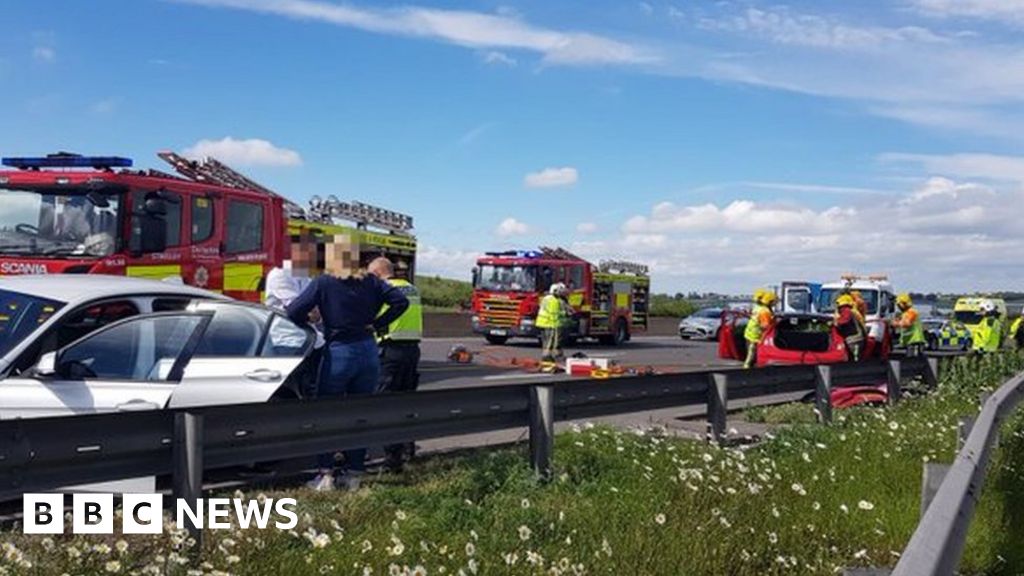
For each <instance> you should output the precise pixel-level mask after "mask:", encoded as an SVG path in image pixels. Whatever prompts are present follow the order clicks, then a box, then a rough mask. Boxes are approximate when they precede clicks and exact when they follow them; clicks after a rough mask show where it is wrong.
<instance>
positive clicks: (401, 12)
mask: <svg viewBox="0 0 1024 576" xmlns="http://www.w3.org/2000/svg"><path fill="white" fill-rule="evenodd" d="M180 1H183V2H187V3H191V4H199V5H203V6H214V7H225V8H235V9H242V10H251V11H254V12H263V13H268V14H276V15H279V16H286V17H290V18H295V19H300V20H316V21H320V22H327V23H330V24H334V25H337V26H344V27H346V28H357V29H360V30H366V31H368V32H376V33H379V34H393V35H398V36H408V37H416V38H428V39H431V40H438V41H441V42H447V43H450V44H455V45H458V46H464V47H467V48H474V49H491V50H523V51H528V52H533V53H537V54H539V55H540V56H541V59H542V61H543V62H544V63H546V64H566V65H587V64H643V63H650V62H654V61H657V59H658V57H657V55H656V54H654V53H653V52H652V51H650V50H648V49H646V48H642V47H639V46H634V45H632V44H629V43H626V42H622V41H619V40H615V39H612V38H607V37H604V36H599V35H596V34H590V33H587V32H573V31H562V30H555V29H552V28H544V27H541V26H535V25H532V24H530V23H528V22H525V21H524V20H523V19H522V18H521V17H519V15H518V14H516V13H515V12H509V11H501V12H499V13H497V14H488V13H483V12H472V11H468V10H445V9H439V8H423V7H418V6H403V7H396V8H359V7H355V6H351V5H344V4H333V3H329V2H322V1H317V0H180Z"/></svg>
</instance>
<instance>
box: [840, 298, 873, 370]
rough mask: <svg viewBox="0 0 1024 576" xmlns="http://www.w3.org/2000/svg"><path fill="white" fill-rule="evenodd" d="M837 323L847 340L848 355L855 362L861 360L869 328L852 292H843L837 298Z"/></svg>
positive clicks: (841, 333)
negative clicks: (866, 326) (858, 309)
mask: <svg viewBox="0 0 1024 576" xmlns="http://www.w3.org/2000/svg"><path fill="white" fill-rule="evenodd" d="M834 321H835V325H836V330H837V331H838V332H839V335H840V336H842V337H843V341H844V342H846V355H847V358H849V359H850V360H851V361H853V362H857V361H859V360H860V353H861V350H862V349H863V348H864V338H865V335H866V334H867V330H866V329H865V327H864V320H863V318H862V317H861V316H860V313H859V312H858V311H857V302H856V301H855V300H854V299H853V296H852V295H850V294H841V295H840V296H839V297H838V298H836V313H835V320H834Z"/></svg>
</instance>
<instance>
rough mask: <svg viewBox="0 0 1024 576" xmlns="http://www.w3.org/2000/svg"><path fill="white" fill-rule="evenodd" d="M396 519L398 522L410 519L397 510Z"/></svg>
mask: <svg viewBox="0 0 1024 576" xmlns="http://www.w3.org/2000/svg"><path fill="white" fill-rule="evenodd" d="M395 518H397V519H398V520H405V519H406V518H408V516H406V515H405V512H403V511H401V510H395Z"/></svg>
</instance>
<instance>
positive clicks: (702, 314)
mask: <svg viewBox="0 0 1024 576" xmlns="http://www.w3.org/2000/svg"><path fill="white" fill-rule="evenodd" d="M721 325H722V309H721V308H704V309H702V310H698V311H696V312H694V313H693V314H690V315H689V316H687V317H686V318H683V319H682V320H680V321H679V336H680V337H681V338H682V339H683V340H689V339H690V338H703V339H707V340H718V329H719V328H720V327H721Z"/></svg>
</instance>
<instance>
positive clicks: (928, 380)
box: [924, 356, 939, 390]
mask: <svg viewBox="0 0 1024 576" xmlns="http://www.w3.org/2000/svg"><path fill="white" fill-rule="evenodd" d="M924 383H925V386H927V387H928V388H931V389H932V390H934V389H935V388H938V387H939V359H938V358H935V357H933V356H928V357H926V358H925V365H924Z"/></svg>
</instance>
